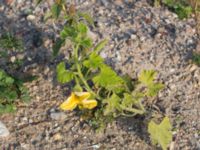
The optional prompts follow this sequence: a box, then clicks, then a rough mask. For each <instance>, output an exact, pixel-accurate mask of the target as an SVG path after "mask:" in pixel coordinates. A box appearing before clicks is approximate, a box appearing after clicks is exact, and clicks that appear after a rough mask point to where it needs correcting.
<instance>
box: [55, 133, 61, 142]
mask: <svg viewBox="0 0 200 150" xmlns="http://www.w3.org/2000/svg"><path fill="white" fill-rule="evenodd" d="M62 138H63V137H62V135H61V134H60V133H56V134H55V135H54V136H53V139H54V141H60V140H62Z"/></svg>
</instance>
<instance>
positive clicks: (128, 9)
mask: <svg viewBox="0 0 200 150" xmlns="http://www.w3.org/2000/svg"><path fill="white" fill-rule="evenodd" d="M6 2H7V3H6ZM77 7H78V9H79V10H82V11H87V12H89V13H90V14H91V15H92V16H93V18H94V20H95V24H96V28H91V29H90V30H91V33H90V34H91V36H92V37H93V39H95V40H96V42H98V41H100V40H102V39H104V38H107V39H109V44H108V45H107V46H106V47H105V48H104V50H103V51H102V52H101V56H102V57H103V58H104V59H105V60H106V62H107V63H108V64H109V65H111V66H112V67H113V68H114V69H115V70H116V71H117V72H118V73H119V74H129V75H130V76H131V77H132V78H137V75H138V74H139V73H140V71H141V70H143V69H154V70H156V71H157V72H158V74H159V75H158V80H159V81H161V82H163V83H164V84H165V88H164V90H162V91H161V92H160V93H159V95H158V96H157V97H156V98H155V99H154V100H153V102H152V103H153V104H152V109H154V110H155V112H159V113H160V114H166V115H167V116H168V117H169V118H170V121H171V122H172V125H173V142H172V143H171V144H170V150H200V112H199V110H200V67H198V66H197V65H194V64H192V63H191V58H192V53H193V52H195V51H200V50H199V49H198V48H199V47H200V38H199V36H198V34H197V31H196V28H195V27H196V22H195V19H194V18H192V17H191V18H188V19H184V20H180V19H179V18H178V17H177V15H176V14H174V13H172V12H170V11H169V10H168V9H167V8H165V7H160V8H156V7H153V6H151V5H150V3H149V2H148V1H146V0H124V1H122V0H115V1H112V0H111V1H106V0H98V1H97V0H96V1H95V0H91V1H83V0H82V1H79V2H77ZM47 10H48V3H44V4H42V5H40V6H38V7H36V6H35V3H34V2H33V1H32V0H13V1H1V0H0V34H2V33H3V32H4V31H10V32H13V33H15V35H16V36H18V37H20V38H22V39H23V42H24V44H25V53H24V54H23V55H24V56H23V57H24V58H25V62H24V64H23V67H22V69H21V70H20V71H19V72H20V73H21V74H26V73H28V74H32V75H36V76H37V79H36V80H33V81H32V82H29V83H26V86H27V87H28V89H29V92H30V96H31V97H32V98H31V101H30V103H29V104H19V105H18V109H17V111H16V112H15V113H13V114H4V115H1V116H0V121H1V122H3V123H4V124H5V126H6V127H7V128H8V130H9V131H10V135H9V136H8V137H6V138H1V139H0V147H1V148H2V149H16V150H18V149H19V150H32V149H33V150H34V149H36V150H38V149H41V150H43V149H44V150H46V149H47V150H49V149H51V150H57V149H62V150H68V149H69V150H70V149H74V150H79V149H80V150H90V149H91V150H92V149H99V150H108V149H109V150H121V149H124V150H154V149H160V148H159V147H155V146H153V145H151V141H150V139H149V135H148V133H147V129H146V128H147V127H146V124H145V120H146V118H145V117H135V118H119V119H117V120H116V121H114V122H113V123H111V124H109V125H108V126H107V128H106V129H105V131H104V132H100V133H96V132H95V131H94V130H93V129H92V128H91V127H90V126H89V125H88V124H87V123H85V122H83V121H81V120H80V118H79V116H77V115H76V114H75V113H74V112H61V111H59V110H57V107H58V106H59V105H60V104H61V103H62V102H63V101H64V100H65V99H66V97H67V95H68V94H69V90H68V86H67V85H64V86H62V85H60V84H58V83H57V82H56V77H55V68H56V64H58V62H60V61H61V60H64V59H67V58H68V55H69V51H70V49H69V48H68V47H63V49H62V51H61V54H60V55H59V56H58V57H56V58H55V59H53V58H52V45H53V43H54V42H55V39H56V37H57V36H58V33H59V32H58V31H59V30H60V29H61V27H62V22H60V23H55V22H54V21H53V20H49V21H47V22H45V21H44V15H45V13H46V11H47ZM16 57H17V56H16Z"/></svg>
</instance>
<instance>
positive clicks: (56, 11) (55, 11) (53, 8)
mask: <svg viewBox="0 0 200 150" xmlns="http://www.w3.org/2000/svg"><path fill="white" fill-rule="evenodd" d="M61 10H62V5H60V4H56V3H55V4H53V5H52V6H51V13H52V15H53V17H54V18H56V19H58V17H59V15H60V13H61Z"/></svg>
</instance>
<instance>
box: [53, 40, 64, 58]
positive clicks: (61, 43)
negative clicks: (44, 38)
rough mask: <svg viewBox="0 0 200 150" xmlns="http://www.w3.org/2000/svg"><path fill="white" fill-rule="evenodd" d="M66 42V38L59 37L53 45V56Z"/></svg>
mask: <svg viewBox="0 0 200 150" xmlns="http://www.w3.org/2000/svg"><path fill="white" fill-rule="evenodd" d="M64 43H65V40H63V39H60V38H58V39H57V40H56V42H55V44H54V45H53V56H57V55H58V52H59V50H60V48H61V47H62V45H63V44H64Z"/></svg>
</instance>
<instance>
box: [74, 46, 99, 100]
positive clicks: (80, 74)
mask: <svg viewBox="0 0 200 150" xmlns="http://www.w3.org/2000/svg"><path fill="white" fill-rule="evenodd" d="M78 49H79V45H78V44H77V45H76V46H75V48H74V58H75V64H76V68H77V71H78V76H79V78H80V79H81V81H82V82H83V84H84V85H85V88H86V90H87V91H88V92H90V93H91V94H93V95H94V96H97V95H96V94H95V93H94V92H93V90H92V89H91V88H90V86H89V85H88V83H87V81H86V80H85V78H84V76H83V74H82V72H81V67H80V65H79V62H78Z"/></svg>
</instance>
